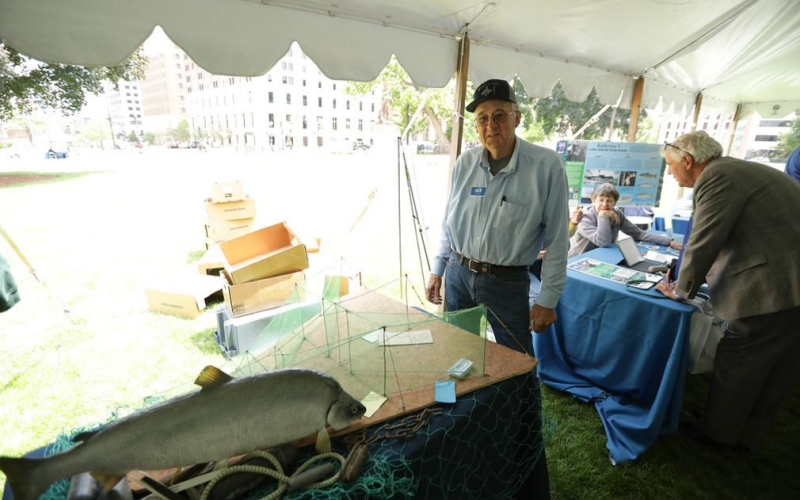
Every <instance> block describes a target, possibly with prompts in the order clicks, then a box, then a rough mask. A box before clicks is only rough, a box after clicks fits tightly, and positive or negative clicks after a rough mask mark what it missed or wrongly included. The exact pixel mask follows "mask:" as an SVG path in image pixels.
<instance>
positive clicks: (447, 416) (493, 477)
mask: <svg viewBox="0 0 800 500" xmlns="http://www.w3.org/2000/svg"><path fill="white" fill-rule="evenodd" d="M537 384H538V381H537V380H536V378H535V375H534V374H533V373H529V374H525V375H521V376H518V377H514V378H511V379H509V380H506V381H503V382H501V383H498V384H494V385H491V386H488V387H484V388H483V389H480V390H478V391H475V392H472V393H470V394H467V395H464V396H462V397H459V399H458V401H457V402H456V403H455V404H453V405H438V407H439V408H441V413H440V414H438V415H435V416H434V417H432V418H431V420H430V422H429V423H428V424H427V425H425V426H423V427H422V428H421V429H419V430H418V431H416V432H414V433H412V434H410V435H409V436H407V437H404V438H388V439H379V440H377V441H376V442H374V443H372V444H371V445H370V447H369V450H370V457H369V459H368V460H367V462H366V464H365V466H364V469H363V471H362V474H361V476H360V477H359V478H358V480H356V481H354V482H352V483H345V482H341V481H339V482H337V483H335V484H334V485H332V486H330V487H328V488H325V489H320V490H301V491H297V492H293V493H291V494H287V495H286V496H284V497H282V498H285V499H289V500H299V499H302V500H319V499H331V498H336V499H405V498H424V499H451V498H469V499H476V500H477V499H481V500H484V499H488V498H491V499H508V498H511V497H512V495H514V494H516V493H517V492H518V491H519V490H520V488H521V487H522V483H523V482H524V480H525V478H527V476H528V474H530V472H531V471H532V470H533V468H534V466H535V465H536V463H537V461H538V460H539V457H540V453H541V450H542V449H543V443H544V442H545V441H546V440H547V439H548V438H549V436H551V435H552V433H553V432H554V430H555V428H556V423H555V422H554V421H551V420H547V419H545V421H544V426H543V428H544V431H542V430H541V428H540V425H539V423H538V422H539V421H537V411H536V408H537V407H538V404H537V402H536V397H537V392H538V391H537V390H536V387H537ZM116 418H117V417H116V414H115V415H114V416H112V418H111V419H110V420H109V422H112V421H114V420H115V419H116ZM407 418H409V417H408V416H406V417H400V418H397V419H395V420H392V421H390V422H388V423H387V424H386V425H389V426H392V425H395V424H398V423H402V422H403V420H405V419H407ZM96 427H97V426H95V427H94V428H96ZM377 429H380V427H379V428H377ZM377 429H375V428H370V429H367V431H366V437H367V438H371V437H373V436H374V435H375V433H376V432H385V431H379V430H377ZM84 430H92V428H84V429H78V430H76V431H75V432H74V433H71V434H70V435H63V436H59V438H58V439H57V440H56V441H55V442H54V443H53V444H52V445H50V446H49V447H48V449H47V452H46V454H47V455H48V456H50V455H52V454H55V453H58V452H61V451H64V450H66V449H67V448H69V447H70V446H71V445H72V442H71V437H72V436H74V435H75V434H77V433H78V432H81V431H84ZM333 444H334V451H337V452H338V453H341V454H342V455H344V456H346V455H347V453H348V450H347V448H346V447H345V445H344V442H343V439H338V438H337V439H335V440H334V442H333ZM313 453H314V451H313V447H306V448H304V449H303V450H302V453H301V456H300V457H299V459H298V462H297V464H296V465H299V464H300V463H302V462H303V461H305V460H306V459H308V458H310V457H311V456H312V455H313ZM336 470H338V466H337V469H336ZM276 487H277V485H272V486H267V487H265V488H263V489H261V490H259V491H256V492H253V493H252V494H250V495H248V496H247V497H245V498H244V499H243V500H250V499H253V500H255V499H257V498H262V497H263V496H266V495H267V494H269V493H270V492H271V491H274V489H275V488H276ZM68 488H69V482H68V481H66V480H65V481H60V482H58V483H56V484H54V485H53V486H52V487H51V488H50V489H49V490H48V491H47V493H46V494H45V495H43V496H42V497H41V499H42V500H64V499H65V498H66V494H67V490H68Z"/></svg>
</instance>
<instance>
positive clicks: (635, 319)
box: [534, 245, 695, 464]
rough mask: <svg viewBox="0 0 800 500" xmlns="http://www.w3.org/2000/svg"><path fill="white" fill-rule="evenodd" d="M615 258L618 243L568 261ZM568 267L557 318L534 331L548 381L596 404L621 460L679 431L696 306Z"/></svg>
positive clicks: (610, 445) (542, 372) (613, 455)
mask: <svg viewBox="0 0 800 500" xmlns="http://www.w3.org/2000/svg"><path fill="white" fill-rule="evenodd" d="M587 257H589V258H593V259H596V260H600V261H603V262H608V263H612V264H617V263H618V262H620V261H621V260H622V255H621V254H620V252H619V249H618V248H617V247H616V245H612V246H611V247H607V248H598V249H596V250H593V251H591V252H587V253H585V254H582V255H578V256H576V257H573V258H572V259H570V262H574V261H577V260H580V259H583V258H587ZM648 293H652V294H653V298H650V297H648V296H644V295H641V294H638V293H633V292H629V291H627V290H626V289H625V286H624V285H622V284H618V283H614V282H611V281H608V280H604V279H601V278H596V277H594V276H590V275H588V274H584V273H580V272H577V271H572V270H568V272H567V285H566V288H565V289H564V294H563V295H562V297H561V300H560V301H559V303H558V306H557V309H556V312H557V314H558V320H557V321H556V323H555V324H554V325H553V326H552V327H551V328H550V329H549V330H548V331H547V332H546V333H543V334H535V335H534V350H535V352H536V357H537V358H539V363H540V364H539V375H540V377H541V378H542V381H543V382H544V383H545V384H547V385H548V386H550V387H553V388H555V389H557V390H559V391H564V392H568V393H570V394H572V395H574V396H575V397H577V398H578V399H580V400H582V401H584V402H589V401H592V402H594V404H595V406H596V407H597V411H598V413H599V414H600V419H601V420H602V421H603V426H604V428H605V431H606V436H607V438H608V442H607V447H608V449H609V456H610V458H611V461H612V462H613V463H615V464H618V463H623V462H627V461H629V460H634V459H636V458H637V457H639V456H640V455H641V454H642V453H643V452H644V451H645V450H646V449H647V448H648V447H649V446H651V445H652V444H653V443H655V442H656V440H657V439H658V438H659V436H660V435H662V434H668V433H673V432H675V431H677V429H678V419H679V415H680V410H681V405H682V403H683V393H684V381H685V378H686V366H687V360H688V352H689V332H690V323H691V316H692V313H693V312H694V311H695V309H694V307H693V306H691V305H687V304H682V303H679V302H675V301H672V300H669V299H666V298H663V299H661V298H657V297H662V295H661V294H660V293H659V292H657V291H655V290H652V291H651V292H648Z"/></svg>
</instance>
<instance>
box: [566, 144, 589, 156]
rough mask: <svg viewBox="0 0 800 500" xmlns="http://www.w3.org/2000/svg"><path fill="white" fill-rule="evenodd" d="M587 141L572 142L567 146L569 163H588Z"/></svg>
mask: <svg viewBox="0 0 800 500" xmlns="http://www.w3.org/2000/svg"><path fill="white" fill-rule="evenodd" d="M587 145H588V143H587V142H586V141H570V142H569V144H568V145H567V158H566V160H567V161H586V147H587Z"/></svg>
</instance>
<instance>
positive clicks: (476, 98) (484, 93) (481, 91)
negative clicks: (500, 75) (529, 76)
mask: <svg viewBox="0 0 800 500" xmlns="http://www.w3.org/2000/svg"><path fill="white" fill-rule="evenodd" d="M472 99H473V101H472V102H471V103H469V106H467V111H469V112H470V113H474V112H475V108H476V107H478V104H480V103H482V102H483V101H488V100H490V99H502V100H503V101H509V102H513V103H516V102H517V96H516V94H514V89H513V88H512V87H511V85H509V84H508V82H507V81H505V80H486V81H485V82H483V83H481V84H480V85H479V86H478V88H477V89H475V93H474V94H473V95H472Z"/></svg>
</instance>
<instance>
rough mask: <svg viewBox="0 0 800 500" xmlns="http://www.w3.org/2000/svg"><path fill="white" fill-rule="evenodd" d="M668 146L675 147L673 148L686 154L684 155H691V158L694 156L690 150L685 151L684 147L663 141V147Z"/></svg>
mask: <svg viewBox="0 0 800 500" xmlns="http://www.w3.org/2000/svg"><path fill="white" fill-rule="evenodd" d="M668 147H670V148H675V149H677V150H678V151H680V152H681V153H683V154H686V155H689V156H691V157H692V159H694V156H692V153H690V152H688V151H686V150H685V149H683V148H679V147H678V146H676V145H674V144H672V143H671V142H664V149H665V150H666V149H667V148H668Z"/></svg>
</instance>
